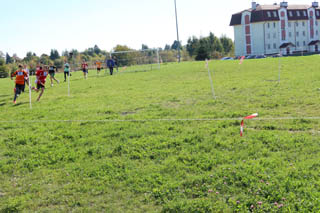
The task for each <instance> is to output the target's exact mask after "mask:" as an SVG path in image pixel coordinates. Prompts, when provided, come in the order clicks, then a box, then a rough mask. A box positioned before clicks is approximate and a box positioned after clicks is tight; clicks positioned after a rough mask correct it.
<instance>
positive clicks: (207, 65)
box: [206, 59, 209, 69]
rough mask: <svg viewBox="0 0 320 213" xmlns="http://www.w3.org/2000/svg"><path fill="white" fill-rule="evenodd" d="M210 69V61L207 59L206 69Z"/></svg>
mask: <svg viewBox="0 0 320 213" xmlns="http://www.w3.org/2000/svg"><path fill="white" fill-rule="evenodd" d="M208 67H209V61H208V59H206V68H207V69H208Z"/></svg>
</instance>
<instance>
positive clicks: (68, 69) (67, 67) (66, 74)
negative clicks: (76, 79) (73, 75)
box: [64, 61, 70, 82]
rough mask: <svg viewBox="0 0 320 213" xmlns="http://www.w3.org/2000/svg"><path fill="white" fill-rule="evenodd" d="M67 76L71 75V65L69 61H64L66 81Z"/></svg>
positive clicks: (65, 79)
mask: <svg viewBox="0 0 320 213" xmlns="http://www.w3.org/2000/svg"><path fill="white" fill-rule="evenodd" d="M67 76H70V65H69V63H68V62H67V61H65V63H64V82H66V81H67Z"/></svg>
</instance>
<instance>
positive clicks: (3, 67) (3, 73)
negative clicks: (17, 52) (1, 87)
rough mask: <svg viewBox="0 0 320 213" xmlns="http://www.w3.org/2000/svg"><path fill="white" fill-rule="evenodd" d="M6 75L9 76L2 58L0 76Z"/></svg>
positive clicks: (4, 76) (5, 76) (0, 60)
mask: <svg viewBox="0 0 320 213" xmlns="http://www.w3.org/2000/svg"><path fill="white" fill-rule="evenodd" d="M8 76H9V73H8V68H7V67H6V65H5V63H4V60H3V59H0V78H7V77H8Z"/></svg>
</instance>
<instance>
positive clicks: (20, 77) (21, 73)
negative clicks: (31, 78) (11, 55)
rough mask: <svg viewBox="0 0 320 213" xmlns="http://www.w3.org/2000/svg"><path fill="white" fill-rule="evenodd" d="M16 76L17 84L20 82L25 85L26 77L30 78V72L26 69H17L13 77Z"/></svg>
mask: <svg viewBox="0 0 320 213" xmlns="http://www.w3.org/2000/svg"><path fill="white" fill-rule="evenodd" d="M14 76H16V84H19V85H24V82H25V79H26V78H28V74H27V72H26V71H24V70H21V71H20V70H17V71H15V72H14V73H13V74H12V75H11V77H14Z"/></svg>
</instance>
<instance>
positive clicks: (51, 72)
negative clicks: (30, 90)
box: [49, 64, 60, 87]
mask: <svg viewBox="0 0 320 213" xmlns="http://www.w3.org/2000/svg"><path fill="white" fill-rule="evenodd" d="M56 71H58V68H57V67H56V66H54V65H53V64H51V65H50V67H49V75H50V81H51V87H53V80H55V81H56V82H57V83H58V84H59V83H60V81H59V80H57V79H56V78H55V75H56Z"/></svg>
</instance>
